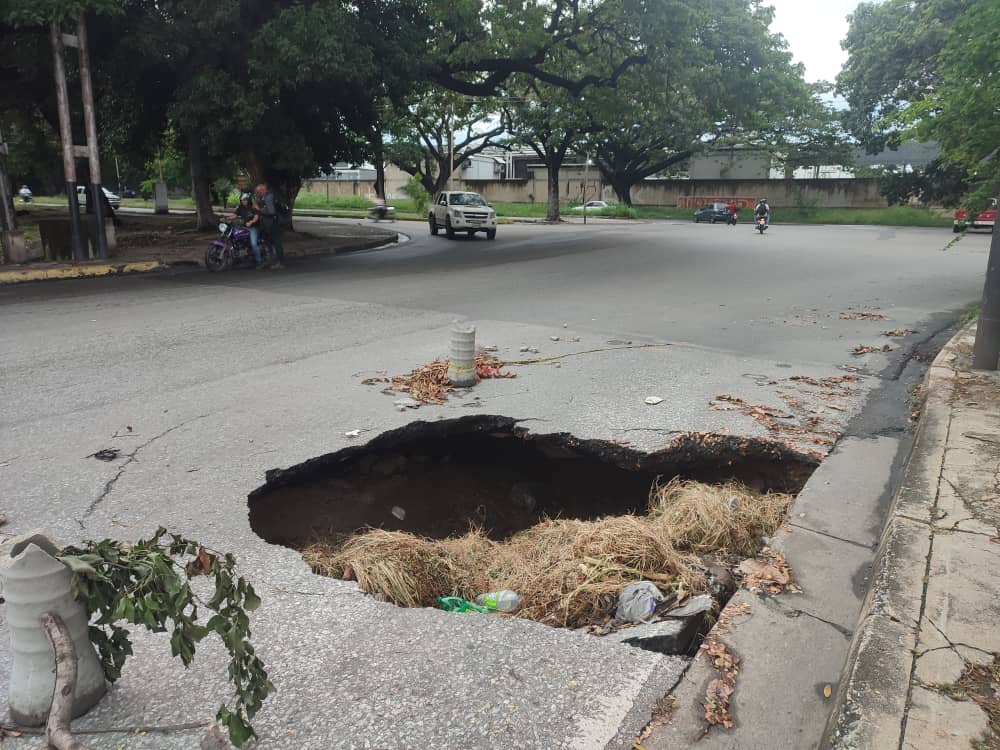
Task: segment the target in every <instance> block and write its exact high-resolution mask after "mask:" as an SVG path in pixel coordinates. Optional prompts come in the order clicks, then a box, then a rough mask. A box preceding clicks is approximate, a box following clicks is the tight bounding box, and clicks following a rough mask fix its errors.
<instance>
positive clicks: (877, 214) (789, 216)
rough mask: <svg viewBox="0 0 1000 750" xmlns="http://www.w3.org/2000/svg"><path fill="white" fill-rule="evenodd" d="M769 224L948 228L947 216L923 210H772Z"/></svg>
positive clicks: (904, 208)
mask: <svg viewBox="0 0 1000 750" xmlns="http://www.w3.org/2000/svg"><path fill="white" fill-rule="evenodd" d="M771 223H772V224H786V223H787V224H863V225H877V226H898V227H951V225H952V219H951V217H950V216H948V215H945V214H941V213H937V212H935V211H933V210H930V209H926V208H915V207H913V206H889V207H888V208H775V209H773V210H772V211H771Z"/></svg>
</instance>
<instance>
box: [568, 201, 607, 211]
mask: <svg viewBox="0 0 1000 750" xmlns="http://www.w3.org/2000/svg"><path fill="white" fill-rule="evenodd" d="M605 208H611V206H609V205H608V203H607V201H587V202H586V203H584V204H583V205H582V206H573V208H571V209H570V211H583V210H584V209H586V210H587V211H601V210H603V209H605Z"/></svg>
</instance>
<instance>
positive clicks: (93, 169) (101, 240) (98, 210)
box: [76, 13, 108, 259]
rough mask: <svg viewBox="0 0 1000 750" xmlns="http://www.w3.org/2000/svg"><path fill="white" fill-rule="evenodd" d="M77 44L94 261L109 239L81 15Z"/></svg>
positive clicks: (84, 23) (103, 252)
mask: <svg viewBox="0 0 1000 750" xmlns="http://www.w3.org/2000/svg"><path fill="white" fill-rule="evenodd" d="M76 42H77V47H78V51H79V53H80V89H81V94H82V96H83V126H84V129H85V131H86V133H87V158H88V160H89V162H90V195H91V199H92V200H93V201H94V231H95V232H96V237H97V257H98V258H102V259H103V258H107V257H108V235H107V230H106V229H105V228H104V187H103V185H102V184H101V155H100V152H99V151H98V148H97V116H96V115H95V114H94V87H93V85H92V83H91V80H90V47H89V44H88V42H87V21H86V20H85V19H84V15H83V13H81V14H80V17H79V18H78V19H77V22H76Z"/></svg>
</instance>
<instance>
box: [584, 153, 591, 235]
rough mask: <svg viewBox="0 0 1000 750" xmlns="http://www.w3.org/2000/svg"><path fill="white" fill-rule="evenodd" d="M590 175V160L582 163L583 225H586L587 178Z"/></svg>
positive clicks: (587, 159)
mask: <svg viewBox="0 0 1000 750" xmlns="http://www.w3.org/2000/svg"><path fill="white" fill-rule="evenodd" d="M589 174H590V158H589V157H587V158H586V159H584V163H583V223H584V224H586V223H587V176H588V175H589Z"/></svg>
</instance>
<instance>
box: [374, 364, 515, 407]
mask: <svg viewBox="0 0 1000 750" xmlns="http://www.w3.org/2000/svg"><path fill="white" fill-rule="evenodd" d="M503 367H504V362H503V361H501V360H499V359H497V358H496V357H487V356H485V355H483V354H477V355H476V380H488V379H490V378H515V377H517V375H516V374H515V373H513V372H505V371H504V370H503ZM361 382H362V383H363V384H364V385H376V384H378V383H389V385H388V386H387V387H385V388H384V389H382V392H383V393H389V394H392V393H406V394H408V395H409V396H410V398H412V399H414V400H415V401H419V402H421V403H424V404H443V403H444V402H445V400H446V399H447V398H448V392H449V391H451V390H452V386H451V383H450V382H449V381H448V360H446V359H435V360H434V361H433V362H430V363H428V364H426V365H421V366H420V367H417V368H416V369H414V370H411V371H410V372H409V373H407V374H406V375H393V376H392V378H387V377H374V378H365V379H364V380H362V381H361Z"/></svg>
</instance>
